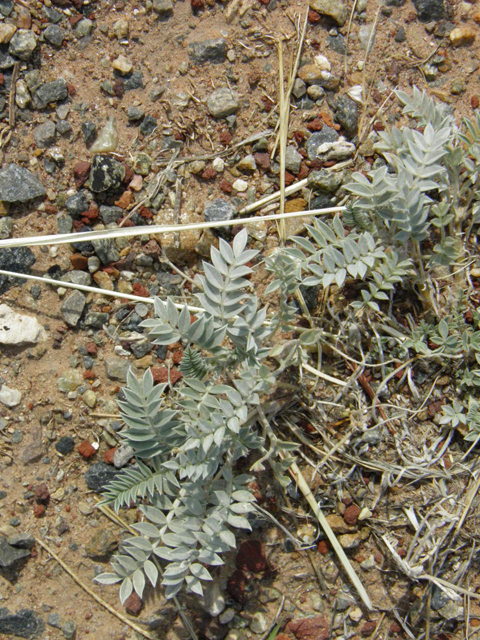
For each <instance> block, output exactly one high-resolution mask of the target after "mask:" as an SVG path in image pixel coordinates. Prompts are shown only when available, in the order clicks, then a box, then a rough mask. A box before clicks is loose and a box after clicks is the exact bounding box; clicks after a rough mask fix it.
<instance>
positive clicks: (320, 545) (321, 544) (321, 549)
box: [317, 540, 328, 556]
mask: <svg viewBox="0 0 480 640" xmlns="http://www.w3.org/2000/svg"><path fill="white" fill-rule="evenodd" d="M317 549H318V551H319V552H320V553H321V554H322V556H326V555H327V553H328V544H327V541H326V540H320V542H319V543H318V545H317Z"/></svg>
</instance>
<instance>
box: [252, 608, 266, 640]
mask: <svg viewBox="0 0 480 640" xmlns="http://www.w3.org/2000/svg"><path fill="white" fill-rule="evenodd" d="M267 629H268V622H267V620H266V618H265V616H264V615H263V613H262V612H261V611H257V612H256V613H254V614H253V616H252V620H251V622H250V630H251V631H253V633H257V634H262V633H265V631H266V630H267Z"/></svg>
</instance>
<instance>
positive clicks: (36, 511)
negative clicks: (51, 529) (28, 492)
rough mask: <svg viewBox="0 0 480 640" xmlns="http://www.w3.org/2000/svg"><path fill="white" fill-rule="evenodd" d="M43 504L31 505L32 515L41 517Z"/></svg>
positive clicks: (43, 513) (43, 511)
mask: <svg viewBox="0 0 480 640" xmlns="http://www.w3.org/2000/svg"><path fill="white" fill-rule="evenodd" d="M45 511H46V509H45V506H44V505H43V504H36V505H35V506H34V507H33V515H34V516H35V518H42V517H43V516H44V515H45Z"/></svg>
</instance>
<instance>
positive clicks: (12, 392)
mask: <svg viewBox="0 0 480 640" xmlns="http://www.w3.org/2000/svg"><path fill="white" fill-rule="evenodd" d="M21 400H22V393H21V391H18V389H10V387H7V386H5V385H4V384H2V386H1V387H0V402H1V403H2V404H4V405H5V406H6V407H17V406H18V405H19V404H20V402H21Z"/></svg>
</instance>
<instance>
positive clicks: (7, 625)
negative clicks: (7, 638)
mask: <svg viewBox="0 0 480 640" xmlns="http://www.w3.org/2000/svg"><path fill="white" fill-rule="evenodd" d="M44 630H45V623H44V622H43V620H42V619H41V618H40V617H39V616H37V614H36V613H35V612H34V611H31V610H30V609H20V611H17V613H10V611H9V610H8V609H6V608H1V609H0V634H2V633H4V634H6V635H12V636H17V637H18V638H30V639H32V638H40V637H41V636H42V635H43V632H44Z"/></svg>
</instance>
